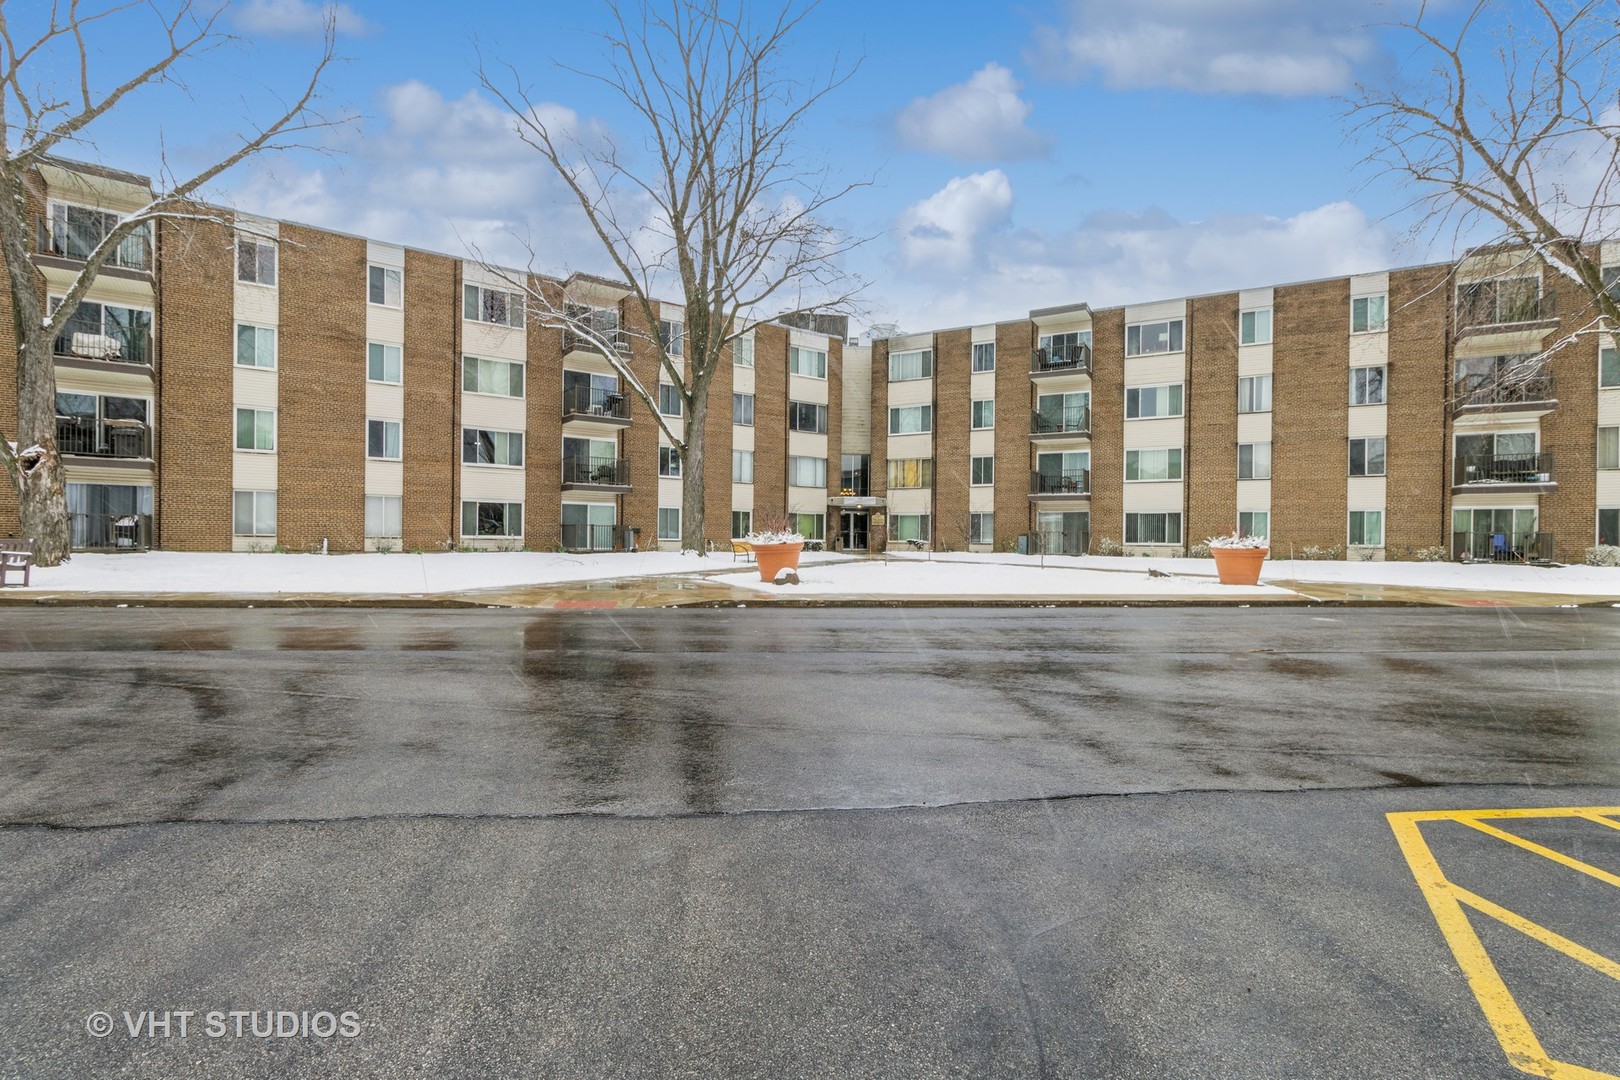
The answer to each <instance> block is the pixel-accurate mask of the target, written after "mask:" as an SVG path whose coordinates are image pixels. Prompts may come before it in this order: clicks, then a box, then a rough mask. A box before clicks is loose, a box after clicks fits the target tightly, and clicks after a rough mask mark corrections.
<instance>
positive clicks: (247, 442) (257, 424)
mask: <svg viewBox="0 0 1620 1080" xmlns="http://www.w3.org/2000/svg"><path fill="white" fill-rule="evenodd" d="M236 448H237V449H238V450H274V449H275V448H276V412H275V410H274V409H237V410H236Z"/></svg>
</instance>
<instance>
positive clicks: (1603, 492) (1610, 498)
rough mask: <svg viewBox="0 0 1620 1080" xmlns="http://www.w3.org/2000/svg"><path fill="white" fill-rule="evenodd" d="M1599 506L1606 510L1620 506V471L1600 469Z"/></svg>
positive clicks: (1598, 483)
mask: <svg viewBox="0 0 1620 1080" xmlns="http://www.w3.org/2000/svg"><path fill="white" fill-rule="evenodd" d="M1597 504H1598V505H1599V506H1601V507H1604V508H1606V509H1607V508H1609V507H1615V506H1620V469H1599V470H1598V474H1597Z"/></svg>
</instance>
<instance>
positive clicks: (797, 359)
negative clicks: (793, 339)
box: [788, 345, 827, 379]
mask: <svg viewBox="0 0 1620 1080" xmlns="http://www.w3.org/2000/svg"><path fill="white" fill-rule="evenodd" d="M788 373H789V374H791V375H808V376H809V377H810V378H812V379H825V378H826V377H827V354H826V353H824V352H822V351H821V350H820V349H801V348H799V347H798V346H797V345H795V346H793V347H792V348H790V349H788Z"/></svg>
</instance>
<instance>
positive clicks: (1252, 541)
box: [1208, 533, 1271, 551]
mask: <svg viewBox="0 0 1620 1080" xmlns="http://www.w3.org/2000/svg"><path fill="white" fill-rule="evenodd" d="M1208 543H1209V546H1210V547H1211V548H1212V549H1213V548H1228V549H1230V548H1240V549H1243V550H1246V551H1253V550H1255V549H1256V548H1269V547H1271V541H1270V540H1269V539H1267V538H1266V537H1264V536H1244V535H1243V534H1242V533H1233V534H1232V535H1230V536H1212V537H1210V538H1209V540H1208Z"/></svg>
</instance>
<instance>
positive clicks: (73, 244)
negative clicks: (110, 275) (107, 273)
mask: <svg viewBox="0 0 1620 1080" xmlns="http://www.w3.org/2000/svg"><path fill="white" fill-rule="evenodd" d="M104 216H105V217H106V218H107V219H108V221H107V222H106V223H104V224H105V225H106V227H111V226H113V225H116V224H117V217H116V215H111V214H108V215H104ZM105 235H106V232H105V231H102V229H101V228H89V229H85V228H74V227H72V226H71V225H69V224H68V223H67V222H65V221H52V220H50V219H47V218H40V219H39V237H38V241H39V245H38V246H39V253H40V254H41V255H55V256H57V257H59V258H63V259H73V260H75V261H77V262H83V261H84V260H86V259H88V258H89V257H90V253H91V252H93V251H95V249H96V248H97V247H98V246H100V244H101V239H102V237H104V236H105ZM103 265H105V266H116V267H120V268H122V269H124V270H145V271H150V270H151V269H152V238H151V233H150V229H149V227H148V228H143V229H139V230H137V231H136V232H135V233H134V234H132V235H130V236H127V237H125V238H124V239H123V240H122V241H121V242H120V243H119V245H118V247H117V248H116V249H114V251H113V254H112V258H110V259H108V260H107V261H106V262H105V263H104V264H103Z"/></svg>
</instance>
